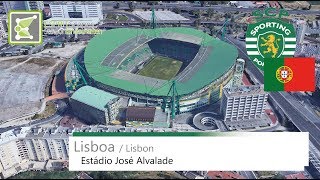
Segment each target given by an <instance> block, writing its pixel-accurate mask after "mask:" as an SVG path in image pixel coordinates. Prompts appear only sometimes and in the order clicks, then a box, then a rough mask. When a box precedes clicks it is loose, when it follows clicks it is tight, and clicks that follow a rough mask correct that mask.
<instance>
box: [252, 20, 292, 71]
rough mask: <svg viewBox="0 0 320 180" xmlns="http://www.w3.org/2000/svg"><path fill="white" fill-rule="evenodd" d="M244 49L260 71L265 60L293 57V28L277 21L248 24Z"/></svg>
mask: <svg viewBox="0 0 320 180" xmlns="http://www.w3.org/2000/svg"><path fill="white" fill-rule="evenodd" d="M246 49H247V53H248V56H249V57H250V59H251V60H252V61H253V63H254V64H255V65H256V66H258V67H259V68H260V69H261V70H263V66H264V59H265V58H269V59H270V58H271V59H273V58H274V59H275V58H284V57H293V55H294V53H295V49H296V34H295V30H294V27H293V25H292V24H289V23H286V22H283V21H281V20H279V19H265V20H262V21H260V22H257V23H255V24H250V25H249V26H248V30H247V33H246Z"/></svg>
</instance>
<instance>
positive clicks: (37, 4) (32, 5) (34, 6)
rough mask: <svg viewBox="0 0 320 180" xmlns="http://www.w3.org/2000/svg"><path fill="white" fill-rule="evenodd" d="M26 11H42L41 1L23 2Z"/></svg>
mask: <svg viewBox="0 0 320 180" xmlns="http://www.w3.org/2000/svg"><path fill="white" fill-rule="evenodd" d="M25 2H26V8H27V10H43V8H44V5H43V1H25Z"/></svg>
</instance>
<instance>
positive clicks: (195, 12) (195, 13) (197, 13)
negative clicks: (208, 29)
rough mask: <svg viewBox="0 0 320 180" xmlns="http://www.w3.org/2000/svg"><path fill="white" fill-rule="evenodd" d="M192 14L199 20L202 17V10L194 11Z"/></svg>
mask: <svg viewBox="0 0 320 180" xmlns="http://www.w3.org/2000/svg"><path fill="white" fill-rule="evenodd" d="M191 13H192V14H193V15H194V16H195V17H196V18H197V19H198V18H200V17H201V12H200V10H199V9H198V10H192V11H191Z"/></svg>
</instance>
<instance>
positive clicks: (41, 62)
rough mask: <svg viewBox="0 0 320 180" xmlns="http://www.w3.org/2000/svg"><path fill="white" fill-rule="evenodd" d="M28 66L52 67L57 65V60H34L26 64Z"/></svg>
mask: <svg viewBox="0 0 320 180" xmlns="http://www.w3.org/2000/svg"><path fill="white" fill-rule="evenodd" d="M26 64H35V65H38V66H40V67H45V68H48V67H52V66H54V65H55V64H56V62H55V60H53V59H44V58H32V59H30V60H29V61H27V62H26Z"/></svg>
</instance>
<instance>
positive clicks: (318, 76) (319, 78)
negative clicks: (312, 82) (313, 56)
mask: <svg viewBox="0 0 320 180" xmlns="http://www.w3.org/2000/svg"><path fill="white" fill-rule="evenodd" d="M316 87H318V88H320V66H319V67H317V68H316Z"/></svg>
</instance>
